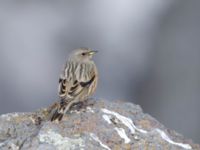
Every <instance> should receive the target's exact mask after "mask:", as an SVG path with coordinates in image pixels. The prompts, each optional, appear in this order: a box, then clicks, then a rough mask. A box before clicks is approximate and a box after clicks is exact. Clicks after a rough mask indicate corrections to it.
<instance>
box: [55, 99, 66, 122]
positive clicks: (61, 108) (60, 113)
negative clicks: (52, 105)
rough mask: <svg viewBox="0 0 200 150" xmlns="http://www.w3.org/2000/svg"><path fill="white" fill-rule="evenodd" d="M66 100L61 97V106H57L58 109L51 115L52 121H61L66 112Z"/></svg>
mask: <svg viewBox="0 0 200 150" xmlns="http://www.w3.org/2000/svg"><path fill="white" fill-rule="evenodd" d="M66 106H67V103H66V100H64V99H61V101H60V104H59V106H58V107H57V108H56V110H55V111H54V113H53V115H52V117H51V121H55V120H58V121H61V120H62V118H63V116H64V114H65V112H66Z"/></svg>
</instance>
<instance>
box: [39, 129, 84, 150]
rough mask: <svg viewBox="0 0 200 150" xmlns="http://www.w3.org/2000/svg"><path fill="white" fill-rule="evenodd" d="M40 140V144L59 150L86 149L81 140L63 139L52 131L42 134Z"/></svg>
mask: <svg viewBox="0 0 200 150" xmlns="http://www.w3.org/2000/svg"><path fill="white" fill-rule="evenodd" d="M38 138H39V141H40V142H43V143H48V144H52V145H54V146H56V147H57V149H58V150H71V149H75V147H79V148H80V149H84V147H85V145H84V142H83V140H82V139H81V138H76V139H71V138H68V137H63V136H61V135H60V134H58V133H55V132H54V131H52V130H48V131H45V132H44V131H43V132H40V133H39V135H38Z"/></svg>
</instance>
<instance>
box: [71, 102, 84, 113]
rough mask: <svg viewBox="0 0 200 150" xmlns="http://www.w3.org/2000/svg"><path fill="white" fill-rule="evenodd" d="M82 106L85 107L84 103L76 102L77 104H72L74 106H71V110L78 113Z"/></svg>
mask: <svg viewBox="0 0 200 150" xmlns="http://www.w3.org/2000/svg"><path fill="white" fill-rule="evenodd" d="M84 105H85V103H84V102H83V101H79V102H77V103H74V105H73V106H72V108H73V109H74V110H78V111H80V110H81V109H83V108H84Z"/></svg>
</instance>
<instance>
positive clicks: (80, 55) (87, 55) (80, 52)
mask: <svg viewBox="0 0 200 150" xmlns="http://www.w3.org/2000/svg"><path fill="white" fill-rule="evenodd" d="M96 53H97V51H95V50H92V49H90V48H78V49H75V50H73V51H72V53H71V54H70V57H69V59H70V60H75V61H89V60H91V59H92V57H93V55H94V54H96Z"/></svg>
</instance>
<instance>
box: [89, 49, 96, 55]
mask: <svg viewBox="0 0 200 150" xmlns="http://www.w3.org/2000/svg"><path fill="white" fill-rule="evenodd" d="M97 52H98V51H94V50H92V51H90V52H89V55H94V54H96V53H97Z"/></svg>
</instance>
